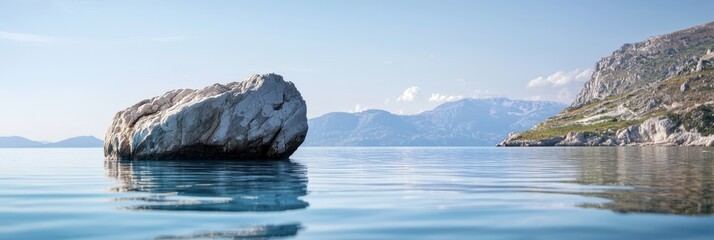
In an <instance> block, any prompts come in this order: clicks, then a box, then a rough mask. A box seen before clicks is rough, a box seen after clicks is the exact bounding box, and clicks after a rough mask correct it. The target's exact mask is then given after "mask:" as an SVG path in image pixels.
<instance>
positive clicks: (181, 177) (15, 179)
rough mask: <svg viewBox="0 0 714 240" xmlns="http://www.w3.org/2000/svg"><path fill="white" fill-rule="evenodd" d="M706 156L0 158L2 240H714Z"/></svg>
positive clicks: (510, 152)
mask: <svg viewBox="0 0 714 240" xmlns="http://www.w3.org/2000/svg"><path fill="white" fill-rule="evenodd" d="M713 175H714V148H695V147H692V148H681V147H642V148H640V147H629V148H605V147H603V148H490V147H489V148H301V149H300V150H298V152H297V153H295V155H293V157H292V160H291V161H242V162H225V161H213V162H196V161H135V162H108V161H104V159H103V156H102V150H101V149H0V239H273V238H288V239H291V238H298V239H714V215H713V214H714V208H712V207H713V206H714V205H713V203H714V176H713Z"/></svg>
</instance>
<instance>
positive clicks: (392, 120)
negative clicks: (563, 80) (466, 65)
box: [304, 98, 566, 146]
mask: <svg viewBox="0 0 714 240" xmlns="http://www.w3.org/2000/svg"><path fill="white" fill-rule="evenodd" d="M565 106H566V105H565V104H562V103H556V102H546V101H527V100H511V99H506V98H490V99H462V100H459V101H455V102H447V103H444V104H441V105H440V106H438V107H436V108H435V109H433V110H430V111H426V112H422V113H419V114H415V115H396V114H392V113H389V112H387V111H383V110H367V111H364V112H359V113H345V112H334V113H328V114H325V115H323V116H320V117H317V118H313V119H310V120H309V122H308V125H309V126H310V129H309V131H308V134H307V137H306V140H305V143H304V145H306V146H495V145H496V144H497V143H499V142H500V141H501V140H502V139H503V138H505V137H507V136H508V133H510V132H517V131H523V130H527V129H530V128H531V127H533V125H535V124H536V123H538V122H540V121H542V120H545V119H546V118H547V117H550V116H552V115H554V114H556V113H558V112H560V111H561V110H562V109H563V108H565Z"/></svg>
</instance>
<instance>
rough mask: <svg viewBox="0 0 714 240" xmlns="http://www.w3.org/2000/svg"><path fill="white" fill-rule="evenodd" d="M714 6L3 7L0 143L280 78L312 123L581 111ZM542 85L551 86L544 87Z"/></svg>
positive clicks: (104, 122)
mask: <svg viewBox="0 0 714 240" xmlns="http://www.w3.org/2000/svg"><path fill="white" fill-rule="evenodd" d="M713 9H714V1H436V0H434V1H73V0H55V1H52V0H49V1H32V0H27V1H26V0H22V1H21V0H17V1H2V0H0V107H1V109H2V115H1V117H0V136H8V135H21V136H25V137H29V138H31V139H36V140H50V141H56V140H60V139H63V138H66V137H71V136H76V135H95V136H97V137H100V138H102V137H103V135H104V132H105V130H106V128H107V127H108V126H109V124H110V123H111V119H112V117H113V115H114V114H115V113H116V112H117V111H119V110H121V109H123V108H125V107H127V106H129V105H132V104H134V103H136V102H138V101H139V100H141V99H144V98H149V97H152V96H156V95H159V94H162V93H164V92H165V91H168V90H171V89H175V88H199V87H202V86H205V85H209V84H212V83H216V82H218V83H227V82H230V81H240V80H243V79H244V78H245V77H246V76H248V75H250V74H253V73H268V72H275V73H278V74H281V75H283V76H284V77H285V78H286V79H287V80H290V81H293V82H295V83H296V85H297V87H298V88H299V90H300V91H301V92H302V94H303V97H304V98H305V99H306V101H307V103H308V111H309V117H317V116H319V115H322V114H324V113H327V112H332V111H355V110H360V109H364V108H366V107H369V108H381V109H386V110H389V111H392V112H398V113H404V114H411V113H416V112H419V111H423V110H427V109H430V108H433V107H434V106H437V105H438V104H440V103H442V102H443V101H448V100H454V99H458V98H460V97H492V96H504V97H509V98H514V99H542V100H554V101H561V102H569V101H570V100H572V97H573V95H574V94H577V92H578V91H579V89H580V87H581V86H582V83H583V81H585V80H587V77H589V76H588V74H589V69H592V68H593V67H594V65H595V62H596V61H597V60H598V59H600V58H602V57H604V56H607V55H609V54H610V53H611V52H612V51H614V50H616V49H617V48H619V47H620V46H621V45H622V44H623V43H627V42H638V41H642V40H645V39H646V38H647V37H649V36H652V35H658V34H664V33H668V32H672V31H675V30H679V29H683V28H687V27H691V26H694V25H699V24H704V23H707V22H710V21H714V10H713ZM539 77H540V78H539Z"/></svg>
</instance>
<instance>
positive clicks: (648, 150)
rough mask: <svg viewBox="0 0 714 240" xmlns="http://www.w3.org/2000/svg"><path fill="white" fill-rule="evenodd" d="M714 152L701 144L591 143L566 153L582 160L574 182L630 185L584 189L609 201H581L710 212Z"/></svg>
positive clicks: (623, 208) (616, 207) (625, 209)
mask: <svg viewBox="0 0 714 240" xmlns="http://www.w3.org/2000/svg"><path fill="white" fill-rule="evenodd" d="M713 152H714V149H712V148H700V147H686V148H684V147H634V148H618V149H616V150H615V151H613V149H611V148H590V149H586V150H584V151H574V152H573V153H574V155H571V156H572V157H574V158H576V159H581V160H582V161H580V163H581V164H582V165H581V171H580V174H579V176H578V177H577V180H576V181H577V182H578V183H581V184H588V185H609V186H632V187H634V189H629V190H628V189H618V188H613V189H609V190H605V191H603V192H596V193H586V194H584V195H589V196H596V197H601V198H606V199H609V200H611V202H608V203H604V204H583V205H582V206H583V207H590V208H603V209H610V210H613V211H616V212H622V213H630V212H640V213H666V214H682V215H708V214H713V213H714V209H712V204H713V199H714V177H713V176H712V175H714V153H713Z"/></svg>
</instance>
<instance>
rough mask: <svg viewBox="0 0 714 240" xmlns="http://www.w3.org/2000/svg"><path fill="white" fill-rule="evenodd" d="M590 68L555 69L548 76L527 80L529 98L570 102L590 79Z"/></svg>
mask: <svg viewBox="0 0 714 240" xmlns="http://www.w3.org/2000/svg"><path fill="white" fill-rule="evenodd" d="M592 72H593V71H592V69H589V68H588V69H583V70H581V69H575V70H572V71H557V72H555V73H553V74H551V75H549V76H545V77H544V76H539V77H537V78H534V79H532V80H530V81H528V85H527V88H528V89H529V91H530V92H531V94H532V96H531V97H530V98H531V99H534V98H537V99H540V100H551V101H559V102H563V103H571V102H572V101H573V100H574V99H575V95H577V94H578V92H579V91H580V89H581V88H582V87H583V84H584V83H585V82H586V81H588V80H589V79H590V76H591V75H592Z"/></svg>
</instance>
